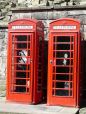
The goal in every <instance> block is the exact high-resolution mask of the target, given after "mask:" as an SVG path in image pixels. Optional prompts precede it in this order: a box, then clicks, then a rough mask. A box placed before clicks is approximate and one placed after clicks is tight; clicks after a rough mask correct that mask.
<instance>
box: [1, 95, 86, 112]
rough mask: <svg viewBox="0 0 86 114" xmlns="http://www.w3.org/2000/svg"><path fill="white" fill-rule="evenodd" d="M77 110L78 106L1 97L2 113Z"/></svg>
mask: <svg viewBox="0 0 86 114" xmlns="http://www.w3.org/2000/svg"><path fill="white" fill-rule="evenodd" d="M77 111H78V108H69V107H61V106H46V104H40V105H27V104H18V103H12V102H11V103H10V102H7V101H6V100H5V98H4V97H3V98H1V99H0V114H76V112H77ZM85 114H86V113H85Z"/></svg>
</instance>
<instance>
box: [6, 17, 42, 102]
mask: <svg viewBox="0 0 86 114" xmlns="http://www.w3.org/2000/svg"><path fill="white" fill-rule="evenodd" d="M8 37H9V38H8V59H7V95H6V97H7V100H11V101H19V102H25V103H39V102H40V101H41V100H42V77H43V40H44V26H43V24H42V22H41V21H37V20H32V19H18V20H15V21H13V22H10V23H9V25H8Z"/></svg>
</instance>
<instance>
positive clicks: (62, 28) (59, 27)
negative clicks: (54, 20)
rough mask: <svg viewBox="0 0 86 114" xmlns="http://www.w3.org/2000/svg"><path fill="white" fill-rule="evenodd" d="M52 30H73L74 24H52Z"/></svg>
mask: <svg viewBox="0 0 86 114" xmlns="http://www.w3.org/2000/svg"><path fill="white" fill-rule="evenodd" d="M53 29H54V30H59V29H60V30H73V29H74V30H75V29H76V26H53Z"/></svg>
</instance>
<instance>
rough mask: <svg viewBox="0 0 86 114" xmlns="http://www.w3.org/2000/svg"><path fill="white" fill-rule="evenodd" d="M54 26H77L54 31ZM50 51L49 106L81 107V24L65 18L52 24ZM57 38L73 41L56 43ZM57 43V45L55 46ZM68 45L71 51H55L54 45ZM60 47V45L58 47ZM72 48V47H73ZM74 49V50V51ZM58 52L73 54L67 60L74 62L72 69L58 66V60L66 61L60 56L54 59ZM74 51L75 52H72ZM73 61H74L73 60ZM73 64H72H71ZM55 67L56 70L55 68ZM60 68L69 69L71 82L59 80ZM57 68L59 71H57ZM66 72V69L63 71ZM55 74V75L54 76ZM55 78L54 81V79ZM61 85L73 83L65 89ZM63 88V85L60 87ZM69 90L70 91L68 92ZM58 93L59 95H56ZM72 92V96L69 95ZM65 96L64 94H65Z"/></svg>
mask: <svg viewBox="0 0 86 114" xmlns="http://www.w3.org/2000/svg"><path fill="white" fill-rule="evenodd" d="M54 26H76V29H71V30H70V29H69V30H68V29H58V30H57V29H53V27H54ZM49 31H50V32H49V45H48V46H49V50H48V92H47V104H48V105H62V106H74V107H78V106H79V105H80V95H79V93H80V77H81V65H80V63H81V57H80V54H81V49H80V47H81V37H80V22H79V21H77V20H75V19H71V18H63V19H59V20H55V21H53V22H52V23H50V29H49ZM55 37H57V38H58V37H59V38H61V37H63V38H64V37H65V39H66V37H69V38H70V39H71V41H70V42H66V40H65V42H59V41H57V42H54V40H53V39H54V38H55ZM72 39H73V41H72ZM55 43H56V44H55ZM61 43H62V44H66V45H68V43H69V44H70V49H69V50H58V47H57V48H55V49H56V50H55V49H54V46H53V45H57V44H61ZM57 46H58V45H57ZM71 46H72V47H71ZM72 48H73V50H72ZM54 50H55V51H57V52H61V53H62V52H66V53H67V52H69V53H71V54H73V57H72V55H71V57H68V58H67V60H68V59H69V61H70V63H71V61H73V65H72V67H71V66H70V63H69V65H66V66H64V65H60V66H59V65H57V63H56V60H55V59H58V61H60V60H64V57H63V58H59V57H58V55H57V56H56V58H55V57H54V55H53V53H55V52H54ZM71 51H73V52H71ZM71 59H73V60H71ZM71 64H72V63H71ZM54 67H55V68H54ZM59 67H60V68H62V67H63V68H65V67H68V68H69V71H68V77H70V76H71V81H70V78H69V79H68V80H69V81H68V80H66V79H64V80H62V79H61V78H62V77H60V80H57V79H58V76H59V73H58V72H59V71H58V69H59ZM70 67H71V69H72V71H71V73H69V72H70ZM56 68H57V71H58V72H57V71H56V70H55V69H56ZM63 70H64V69H63ZM54 73H55V74H54ZM60 74H61V76H62V75H64V76H65V75H66V74H67V73H64V71H63V73H60ZM71 74H72V75H71ZM56 76H57V79H56ZM53 78H54V79H53ZM59 82H60V84H61V83H62V82H63V83H64V84H65V83H66V82H67V83H69V84H71V83H72V85H70V87H68V88H65V87H62V88H59V84H58V83H59ZM56 84H57V85H56ZM60 86H62V85H60ZM68 89H69V90H68ZM58 90H62V91H64V92H65V91H66V90H67V91H68V95H67V93H66V95H62V94H61V93H60V94H59V93H58ZM56 91H57V93H56ZM71 91H72V93H71V94H69V93H70V92H71ZM63 94H64V93H63Z"/></svg>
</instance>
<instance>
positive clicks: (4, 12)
mask: <svg viewBox="0 0 86 114" xmlns="http://www.w3.org/2000/svg"><path fill="white" fill-rule="evenodd" d="M2 1H4V0H2ZM61 1H62V2H61ZM75 4H83V2H80V1H79V0H78V2H77V0H76V1H75ZM84 4H85V2H84ZM1 5H2V6H1ZM66 5H67V4H66V2H65V0H7V1H5V2H3V3H2V4H1V1H0V9H1V11H0V16H1V17H0V26H1V24H2V23H3V25H4V24H5V22H9V21H12V20H15V19H19V18H36V19H38V20H41V21H42V22H43V23H44V26H45V28H44V35H45V36H44V38H45V40H46V41H48V33H49V23H50V22H51V21H53V20H55V19H58V18H63V17H73V18H76V19H79V20H80V21H81V22H83V25H84V38H85V40H86V9H83V10H81V9H80V10H79V9H78V10H77V9H75V10H65V9H64V10H60V9H58V10H57V9H52V7H51V6H56V7H57V6H66ZM68 5H73V0H70V2H69V3H68ZM16 6H17V7H22V6H25V7H32V6H34V7H35V6H37V7H39V8H38V9H34V7H33V9H34V10H31V9H22V8H21V9H17V10H16V9H15V10H12V16H11V14H9V13H8V12H9V10H10V8H13V7H16ZM42 6H50V7H51V9H50V8H49V7H48V10H47V9H46V8H45V7H44V9H42ZM45 9H46V10H45ZM49 9H50V10H49ZM7 32H8V30H7V29H6V28H1V29H0V96H5V92H6V91H5V90H6V58H7V38H8V33H7Z"/></svg>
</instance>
